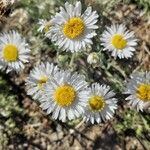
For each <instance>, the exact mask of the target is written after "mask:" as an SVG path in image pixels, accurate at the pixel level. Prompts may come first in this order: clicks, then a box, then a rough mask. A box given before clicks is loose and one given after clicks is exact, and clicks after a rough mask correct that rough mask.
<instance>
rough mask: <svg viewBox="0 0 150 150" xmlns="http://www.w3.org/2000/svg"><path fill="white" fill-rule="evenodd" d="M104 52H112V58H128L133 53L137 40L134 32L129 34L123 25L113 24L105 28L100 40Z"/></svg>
mask: <svg viewBox="0 0 150 150" xmlns="http://www.w3.org/2000/svg"><path fill="white" fill-rule="evenodd" d="M100 40H101V41H102V45H103V46H104V49H103V50H104V51H105V50H108V51H110V52H112V56H113V57H115V58H116V57H119V58H120V59H122V58H130V57H132V55H133V52H134V51H135V48H134V47H135V46H136V45H137V39H136V38H135V35H134V32H130V31H128V30H127V28H126V27H125V26H124V25H122V24H121V25H118V24H116V25H115V24H114V25H111V27H106V30H105V31H104V33H103V34H102V37H101V38H100Z"/></svg>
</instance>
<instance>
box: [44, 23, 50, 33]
mask: <svg viewBox="0 0 150 150" xmlns="http://www.w3.org/2000/svg"><path fill="white" fill-rule="evenodd" d="M50 27H51V23H50V22H47V23H45V25H44V32H45V33H47V32H48V31H49V28H50Z"/></svg>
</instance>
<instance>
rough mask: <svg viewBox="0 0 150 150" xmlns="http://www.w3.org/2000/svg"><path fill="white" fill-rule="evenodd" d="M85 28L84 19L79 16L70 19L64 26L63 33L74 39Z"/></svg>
mask: <svg viewBox="0 0 150 150" xmlns="http://www.w3.org/2000/svg"><path fill="white" fill-rule="evenodd" d="M84 29H85V24H84V22H83V20H82V19H81V18H79V17H73V18H71V19H69V20H68V21H67V22H66V23H65V24H64V27H63V33H64V35H65V36H66V37H68V38H70V39H74V38H77V37H79V36H80V35H81V34H82V33H83V32H84Z"/></svg>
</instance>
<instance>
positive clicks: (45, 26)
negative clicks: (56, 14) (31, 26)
mask: <svg viewBox="0 0 150 150" xmlns="http://www.w3.org/2000/svg"><path fill="white" fill-rule="evenodd" d="M38 25H40V27H39V28H38V30H37V31H38V32H44V33H47V32H48V31H49V29H50V27H51V21H47V20H46V19H39V22H38Z"/></svg>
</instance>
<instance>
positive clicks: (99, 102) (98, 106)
mask: <svg viewBox="0 0 150 150" xmlns="http://www.w3.org/2000/svg"><path fill="white" fill-rule="evenodd" d="M88 102H89V106H90V108H91V110H92V111H102V110H103V109H104V107H105V101H104V98H103V97H102V96H92V97H91V98H90V99H89V101H88Z"/></svg>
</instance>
